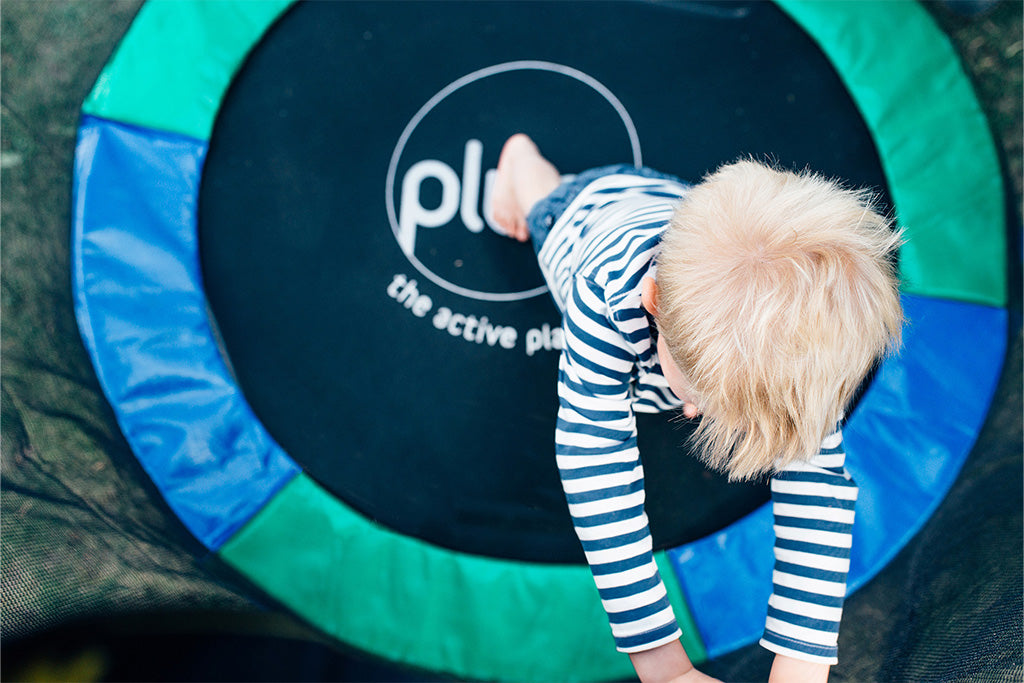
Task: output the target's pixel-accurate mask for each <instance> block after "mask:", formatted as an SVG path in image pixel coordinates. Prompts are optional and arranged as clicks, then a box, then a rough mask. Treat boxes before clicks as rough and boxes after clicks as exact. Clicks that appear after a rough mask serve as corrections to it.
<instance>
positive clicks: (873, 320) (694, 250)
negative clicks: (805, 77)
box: [657, 161, 903, 479]
mask: <svg viewBox="0 0 1024 683" xmlns="http://www.w3.org/2000/svg"><path fill="white" fill-rule="evenodd" d="M900 243H901V239H900V236H899V233H898V232H895V231H893V230H892V228H891V225H890V223H889V221H888V220H887V219H886V218H884V217H882V216H881V215H879V214H878V213H876V212H875V211H874V210H873V209H872V206H871V201H870V197H869V195H868V194H867V193H865V192H857V191H851V190H847V189H843V188H842V187H840V186H838V185H837V184H836V183H834V182H831V181H828V180H826V179H825V178H822V177H821V176H818V175H814V174H811V173H807V172H805V173H799V174H797V173H791V172H787V171H779V170H775V169H772V168H769V167H767V166H765V165H763V164H760V163H757V162H754V161H740V162H737V163H734V164H730V165H727V166H723V167H722V168H720V169H719V170H718V171H716V172H715V173H713V174H712V175H710V176H708V177H707V178H705V180H704V182H702V183H701V184H699V185H697V186H695V187H694V188H692V189H691V191H690V192H689V194H688V195H687V196H686V198H685V199H684V200H683V201H682V203H681V204H680V206H679V207H678V209H676V211H675V214H674V215H673V217H672V221H671V223H670V225H669V227H668V229H667V230H666V231H665V235H664V237H663V240H662V247H661V253H660V255H659V256H658V270H657V290H658V306H657V307H658V329H659V331H660V334H661V335H662V336H663V337H664V343H665V345H666V346H667V349H668V351H669V353H670V354H671V357H672V359H673V360H674V361H675V364H676V365H677V366H678V368H679V369H680V370H681V371H682V372H683V373H684V374H685V375H686V377H687V379H688V380H689V383H690V385H691V387H692V394H693V398H694V399H695V401H696V402H697V404H698V405H699V407H700V408H701V410H702V411H703V413H704V419H703V420H702V422H701V424H700V426H699V427H698V429H697V432H696V435H695V438H696V441H697V444H698V445H699V446H700V448H701V450H702V451H703V454H704V457H705V458H706V459H707V461H708V463H709V464H710V465H712V466H714V467H717V468H720V469H725V470H726V471H727V472H728V473H729V476H730V478H733V479H745V478H750V477H753V476H756V475H758V474H761V473H764V472H768V471H770V470H772V469H773V468H776V467H781V466H783V465H786V464H788V463H790V462H793V461H795V460H800V459H806V458H809V457H811V456H812V455H814V454H815V453H817V452H818V448H819V446H820V444H821V441H822V439H823V438H824V437H825V436H827V435H828V433H830V431H831V430H832V429H833V428H834V427H835V426H836V424H837V422H838V421H839V419H840V418H841V417H842V414H843V411H844V410H845V409H846V407H847V404H848V403H849V402H850V400H851V399H852V397H853V395H854V392H855V391H856V389H857V387H858V385H859V384H860V383H861V381H862V380H863V379H864V377H865V376H866V375H867V373H868V372H869V371H870V370H871V368H872V366H873V364H874V363H875V362H876V361H877V359H878V358H879V357H880V356H882V355H884V354H885V353H886V352H887V351H889V350H892V349H894V348H895V347H897V346H898V345H899V341H900V331H901V327H902V321H903V312H902V309H901V307H900V301H899V291H898V283H897V280H896V275H895V269H894V265H893V261H892V256H893V252H894V251H895V250H896V248H897V247H898V246H899V244H900Z"/></svg>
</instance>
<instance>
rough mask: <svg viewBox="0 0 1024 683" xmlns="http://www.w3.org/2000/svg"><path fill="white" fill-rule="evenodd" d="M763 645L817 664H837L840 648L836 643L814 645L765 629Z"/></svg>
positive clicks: (768, 648) (771, 649)
mask: <svg viewBox="0 0 1024 683" xmlns="http://www.w3.org/2000/svg"><path fill="white" fill-rule="evenodd" d="M761 647H763V648H764V649H766V650H770V651H771V652H774V653H775V654H777V655H786V656H787V657H792V658H793V659H802V660H804V661H806V662H814V663H816V664H837V663H838V662H839V657H838V648H837V647H836V646H835V645H814V644H812V643H805V642H804V641H801V640H796V639H794V638H787V637H786V636H783V635H779V634H778V633H774V632H772V631H765V632H764V636H762V638H761Z"/></svg>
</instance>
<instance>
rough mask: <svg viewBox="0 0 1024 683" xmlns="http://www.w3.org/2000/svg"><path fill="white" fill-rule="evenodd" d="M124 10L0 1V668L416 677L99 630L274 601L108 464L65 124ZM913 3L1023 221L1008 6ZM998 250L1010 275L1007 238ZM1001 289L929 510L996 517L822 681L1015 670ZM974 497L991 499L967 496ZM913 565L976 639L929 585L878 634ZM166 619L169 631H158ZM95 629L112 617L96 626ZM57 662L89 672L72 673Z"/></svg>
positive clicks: (116, 2) (862, 633) (1017, 408)
mask: <svg viewBox="0 0 1024 683" xmlns="http://www.w3.org/2000/svg"><path fill="white" fill-rule="evenodd" d="M138 5H139V3H138V2H136V1H135V0H110V1H105V2H100V1H98V0H96V1H94V2H89V3H79V2H73V1H71V0H54V1H46V2H37V1H35V0H5V2H3V4H2V5H0V22H2V25H0V34H2V42H0V58H2V74H0V112H2V121H0V173H2V176H0V227H2V254H0V259H2V264H0V283H2V291H0V294H2V299H0V307H2V311H3V316H4V320H3V322H4V325H3V329H2V409H3V414H2V428H3V442H2V462H0V465H2V482H0V486H2V489H3V494H2V517H3V519H2V523H3V532H2V534H0V539H2V556H0V560H2V566H0V569H2V572H0V574H2V590H0V595H2V597H0V600H2V611H0V646H2V649H3V655H4V656H3V658H2V661H3V671H2V676H0V677H2V678H3V679H4V680H28V679H35V680H42V679H43V678H45V675H44V674H45V673H46V672H47V671H48V672H50V673H49V675H50V676H52V675H53V672H54V671H64V672H68V671H76V672H77V673H78V675H77V676H74V675H71V677H76V678H79V679H81V680H142V679H146V680H280V679H281V678H282V672H281V671H280V670H278V669H274V668H272V667H270V666H269V665H266V664H264V665H262V666H260V662H261V661H262V660H261V658H259V657H252V656H249V655H247V654H246V653H251V652H253V651H257V652H260V653H263V654H266V653H274V654H275V655H277V656H278V657H281V658H288V659H291V660H292V661H294V662H295V663H296V667H295V668H293V669H292V670H291V671H292V674H291V676H290V677H291V678H292V679H293V680H324V679H334V680H338V679H348V680H426V679H427V676H426V675H418V674H416V673H410V672H403V671H398V670H395V669H393V668H391V667H389V666H387V665H385V664H382V663H379V662H374V661H372V660H369V659H366V658H364V657H358V656H357V657H353V656H352V654H351V653H342V652H339V651H337V650H335V649H331V648H327V647H325V646H324V645H323V644H321V643H318V642H315V641H313V640H312V638H311V634H310V633H309V632H308V631H307V630H306V629H305V628H304V627H303V626H302V625H299V624H294V623H290V622H289V625H288V626H287V627H286V628H285V630H286V631H287V636H288V637H284V638H271V637H269V636H268V634H267V633H264V634H257V635H253V634H252V633H251V631H250V633H249V634H248V635H245V634H239V633H238V631H239V630H244V629H236V630H235V632H233V633H230V634H229V633H228V632H227V630H226V629H213V628H210V629H207V628H192V629H185V630H184V632H183V631H182V630H181V629H182V626H181V622H180V621H178V620H177V619H171V618H168V619H167V620H165V621H161V620H160V619H154V618H152V617H150V618H147V619H146V620H145V621H144V622H138V621H136V622H131V623H134V624H135V627H134V628H135V633H134V634H133V635H132V636H129V635H127V634H126V632H125V630H124V628H123V626H122V625H123V624H124V623H125V622H120V621H118V620H117V619H113V617H114V616H118V617H123V616H125V615H128V614H137V613H139V612H149V613H151V614H153V613H156V614H157V615H161V614H168V615H170V614H172V613H173V614H174V615H180V611H179V610H180V609H181V608H182V607H188V608H190V609H193V610H195V611H194V612H192V614H193V618H195V619H196V620H197V621H203V622H204V623H206V624H207V625H209V624H212V623H213V622H218V623H219V622H221V619H222V617H220V616H218V617H216V618H215V617H214V616H213V615H214V614H216V615H224V614H227V615H231V616H232V619H231V620H228V621H230V622H231V623H238V621H237V619H241V621H242V622H247V623H249V624H250V629H251V628H252V627H258V626H259V625H260V624H264V623H266V622H265V621H264V620H262V618H261V617H260V616H259V615H264V614H266V610H267V609H268V607H269V608H270V609H271V611H273V608H272V605H269V604H259V603H257V602H253V600H252V596H253V594H254V593H253V592H252V589H251V587H249V586H246V585H243V584H242V583H241V582H240V581H239V580H238V579H237V578H235V577H234V576H233V575H231V574H230V573H229V572H227V571H226V570H224V569H223V568H222V567H220V566H219V564H218V563H217V562H216V560H215V559H211V558H210V557H209V556H207V555H205V554H204V553H203V552H202V551H201V549H200V547H199V545H198V544H197V543H196V542H195V541H194V540H192V539H191V538H190V537H188V536H187V534H185V532H184V531H183V530H182V529H181V528H180V527H179V525H178V524H177V523H176V521H174V520H173V518H172V517H171V516H170V513H169V512H168V511H167V510H166V508H165V507H164V506H163V504H162V503H161V502H160V501H159V496H158V495H157V494H156V492H155V489H154V488H153V487H152V486H151V485H150V484H149V483H148V481H147V480H146V479H145V477H144V476H143V475H142V474H141V472H138V471H124V470H120V469H117V468H116V466H115V464H114V462H115V459H116V457H118V454H120V457H121V459H122V461H123V459H124V458H125V456H126V454H127V452H128V447H127V445H126V444H125V443H124V440H123V438H122V437H121V436H120V434H119V433H118V432H117V430H116V427H115V426H114V422H113V419H112V416H111V414H110V409H109V407H107V406H106V404H105V402H104V400H103V398H102V394H101V393H100V391H99V387H98V385H97V383H96V379H95V376H94V374H93V371H92V369H91V366H90V364H89V360H88V358H87V356H86V354H85V352H84V349H83V348H82V345H81V342H80V340H79V337H78V333H77V329H76V326H75V321H74V317H73V313H72V309H71V304H70V282H69V272H70V266H69V255H68V253H67V241H68V226H69V223H70V195H69V188H70V184H71V180H70V179H71V173H72V160H73V154H74V143H75V132H76V130H77V123H78V120H77V118H78V112H79V109H80V106H81V103H82V101H83V100H84V98H85V96H86V94H87V92H88V91H89V89H90V88H91V87H92V84H93V83H94V81H95V79H96V76H97V74H98V73H99V70H100V68H101V67H102V66H103V64H104V63H105V62H106V60H107V59H108V57H109V55H110V52H111V51H112V49H113V47H114V46H115V44H116V41H117V40H118V38H119V37H120V36H121V35H122V34H123V33H124V31H125V30H126V28H127V26H128V24H129V23H130V21H131V19H132V17H133V16H134V14H135V12H136V11H137V8H138ZM928 6H929V7H930V8H931V9H932V11H933V13H934V15H935V16H936V18H937V19H938V21H939V23H940V25H941V26H942V27H943V28H944V30H946V32H947V33H948V34H949V35H950V36H951V38H952V39H953V41H954V44H955V45H956V47H957V49H958V51H959V52H960V54H961V57H962V59H963V60H964V62H965V64H966V65H967V68H968V71H969V73H970V74H971V76H972V79H973V81H974V83H975V86H976V88H977V90H978V94H979V99H980V100H981V102H982V105H983V107H984V108H985V111H986V113H987V115H988V117H989V121H990V123H991V126H992V128H993V131H994V133H995V136H996V138H997V141H998V143H999V145H1000V149H1001V152H1002V156H1003V159H1004V162H1005V164H1006V167H1007V177H1008V178H1009V179H1010V181H1011V185H1012V187H1011V189H1012V196H1013V201H1014V207H1013V208H1014V210H1015V211H1016V212H1018V215H1019V211H1020V208H1021V183H1022V181H1021V175H1022V170H1021V145H1022V135H1021V126H1022V124H1021V72H1022V69H1021V57H1022V37H1021V26H1022V4H1021V3H1020V2H1016V1H1014V0H1003V1H1002V2H999V3H997V4H996V5H995V6H994V7H992V8H991V9H989V10H987V11H986V12H984V13H982V14H980V15H970V14H962V13H958V12H956V11H953V10H951V9H949V8H948V7H947V6H946V5H943V4H934V5H931V4H930V5H928ZM1018 225H1019V221H1018ZM1011 259H1012V260H1014V261H1015V263H1016V265H1018V266H1019V263H1020V244H1019V242H1017V243H1016V245H1015V247H1014V248H1013V249H1011ZM1011 296H1012V297H1014V300H1013V302H1012V305H1011V329H1013V330H1016V331H1015V332H1014V335H1015V338H1014V340H1013V343H1011V345H1010V352H1009V359H1008V362H1007V366H1006V369H1005V371H1004V379H1003V382H1002V383H1001V385H1000V387H999V390H998V393H997V395H996V398H995V403H994V406H993V409H992V411H991V413H990V415H989V419H988V422H987V424H986V426H985V428H984V430H983V432H982V435H981V438H980V441H979V444H978V446H977V447H976V449H975V454H974V456H972V458H971V460H970V461H969V463H968V465H967V469H966V470H965V473H964V476H963V477H962V478H961V481H960V482H958V484H957V485H956V486H955V487H954V489H953V491H951V493H950V496H949V500H948V502H947V504H946V505H944V506H943V508H942V509H940V511H939V513H937V514H938V515H939V516H942V515H945V519H946V520H947V521H948V520H953V521H954V522H955V521H956V520H957V519H958V518H959V516H963V515H969V514H972V513H974V514H981V513H984V514H988V515H991V516H992V518H993V519H999V520H1001V521H1002V525H1001V526H1000V527H999V528H989V527H984V526H983V527H982V528H981V529H980V533H978V534H977V535H975V537H973V538H941V537H938V536H937V535H936V534H935V532H934V530H929V528H926V529H925V530H924V531H923V532H922V533H923V534H925V535H927V536H928V537H929V540H930V541H932V542H933V547H935V548H937V550H936V553H938V552H940V551H947V550H948V552H949V555H948V556H945V557H956V556H963V553H964V550H965V549H966V550H967V551H968V552H967V553H966V556H968V557H971V558H974V559H972V560H971V561H970V562H967V563H960V564H956V563H953V562H950V561H948V560H943V559H942V558H943V557H944V556H942V555H930V556H927V557H924V556H921V555H920V554H919V553H916V552H905V553H902V554H901V555H900V556H899V557H898V558H897V559H896V561H894V562H893V564H892V565H890V567H889V568H887V569H886V570H885V571H884V572H883V573H882V574H880V575H879V577H878V578H877V579H876V580H875V581H873V582H872V583H871V584H869V585H868V586H867V587H866V588H865V589H864V590H862V591H861V592H860V593H858V594H857V596H855V597H854V598H852V599H851V601H850V602H849V603H848V604H849V607H848V612H847V617H846V619H845V620H844V631H843V636H842V640H841V647H843V646H845V645H846V644H847V643H850V644H853V643H854V642H856V645H853V646H851V647H846V648H845V649H844V652H845V654H846V655H852V656H848V657H846V658H844V661H843V664H842V665H841V666H840V667H838V668H837V669H836V671H835V673H834V675H833V679H832V680H834V681H859V680H914V679H917V678H920V677H921V676H923V675H924V674H925V673H926V672H927V671H933V670H938V669H945V670H948V671H959V672H961V674H962V678H963V679H971V680H1019V679H1020V677H1021V675H1022V671H1021V647H1022V643H1021V627H1020V611H1021V610H1020V595H1019V593H1018V594H1017V600H1016V602H1015V603H1011V604H1006V603H1002V604H992V603H991V602H990V600H993V599H995V597H997V596H999V595H1005V592H1004V591H1005V589H1006V588H1007V587H1008V586H1009V587H1010V589H1009V590H1011V591H1012V590H1013V589H1012V587H1013V586H1017V587H1018V588H1019V586H1020V585H1021V550H1020V539H1021V528H1020V523H1021V513H1020V496H1021V483H1020V480H1021V440H1022V436H1021V431H1022V430H1021V382H1020V378H1021V339H1022V338H1021V335H1020V327H1019V325H1020V319H1019V315H1015V312H1017V313H1019V310H1020V300H1019V298H1020V292H1019V291H1017V290H1012V291H1011ZM111 454H114V455H111ZM129 457H130V456H129ZM115 470H116V471H115ZM968 475H970V477H973V478H970V479H969V477H968ZM968 479H969V480H968ZM983 485H991V486H992V487H993V488H992V489H989V490H986V491H981V492H979V491H978V490H977V487H979V486H983ZM40 491H45V492H46V495H45V496H40V495H38V493H39V492H40ZM997 494H998V495H997ZM978 500H986V501H987V503H986V505H985V506H982V507H979V508H978V509H976V510H973V509H972V510H964V509H961V508H958V507H957V506H958V505H959V504H960V503H962V502H965V501H975V502H977V501H978ZM958 551H959V553H960V554H959V555H958V554H957V553H958ZM83 558H84V560H83ZM925 563H933V564H934V565H935V569H934V571H935V572H937V573H938V575H939V576H940V578H942V579H943V580H944V581H945V582H946V584H948V585H952V586H955V585H957V580H958V579H962V577H963V576H964V575H965V574H966V573H968V572H973V573H975V575H978V574H979V573H980V574H981V575H983V576H989V577H990V578H991V580H990V586H991V588H990V589H989V591H988V592H984V593H981V594H979V595H974V596H969V597H971V598H972V599H975V600H976V603H977V605H978V609H979V610H985V611H986V612H987V613H988V614H989V615H990V616H991V618H992V619H993V620H994V621H990V622H988V623H990V624H992V626H993V628H992V630H991V632H990V633H972V632H970V630H969V628H968V626H969V624H970V623H972V621H971V620H972V618H973V616H974V615H971V614H962V613H951V612H949V611H948V610H944V609H943V607H942V606H943V604H944V602H949V595H948V594H947V593H945V592H943V591H941V590H938V589H936V590H933V591H930V592H927V593H925V594H922V595H920V596H918V597H916V598H915V602H914V604H913V605H912V606H911V609H910V611H909V612H908V614H907V615H906V616H905V617H904V618H903V619H901V620H897V623H895V624H894V625H893V626H892V627H891V629H890V630H889V631H880V630H878V629H877V628H875V626H874V624H876V623H877V622H878V618H879V612H878V611H879V609H880V608H879V605H886V604H889V602H888V601H887V600H888V598H887V596H892V595H898V594H899V593H900V592H901V591H905V590H906V589H907V585H908V578H907V577H908V576H910V575H912V574H913V573H914V572H915V571H919V570H920V566H921V565H922V564H925ZM940 583H941V582H940ZM951 604H952V603H951ZM915 610H916V611H923V612H927V611H928V610H931V611H930V612H929V613H931V614H935V615H939V616H941V620H942V623H935V624H921V623H917V622H915V620H914V618H913V617H914V612H915ZM281 619H283V620H285V621H289V618H288V617H279V618H278V619H277V620H275V621H274V624H275V626H274V629H280V628H282V627H281V621H280V620H281ZM97 620H99V621H97ZM172 621H173V622H174V623H175V624H176V626H175V629H177V630H176V632H175V633H173V634H172V633H170V632H169V631H168V630H167V626H166V624H168V623H171V622H172ZM101 622H102V623H107V624H114V626H112V627H111V628H106V629H104V628H100V627H98V626H97V624H99V623H101ZM114 622H117V623H116V624H115V623H114ZM142 623H144V624H145V626H142V625H141V624H142ZM161 623H163V624H164V626H160V624H161ZM69 625H70V626H69ZM51 629H56V630H51ZM940 629H941V630H942V631H943V633H939V632H938V631H939V630H940ZM277 633H278V635H280V631H279V630H278V631H277ZM195 634H199V635H198V636H196V635H195ZM943 639H946V640H945V641H943ZM935 642H952V643H956V644H957V645H958V647H960V648H961V649H962V650H963V652H961V653H960V656H961V657H967V656H969V657H970V658H971V659H972V660H977V661H979V662H982V663H984V664H988V665H989V666H990V668H989V669H987V671H989V672H992V671H996V672H1002V673H1001V674H993V676H990V677H985V676H982V675H972V670H971V669H970V668H969V666H968V664H965V663H964V662H962V661H961V660H959V659H950V660H949V661H944V660H942V659H939V658H937V657H938V656H937V655H936V654H935V650H934V649H932V650H929V649H928V647H927V644H928V643H935ZM879 647H889V648H891V649H892V652H891V654H890V656H889V657H887V658H877V657H875V658H871V657H869V656H862V657H857V655H858V654H860V653H871V652H873V651H877V649H878V648H879ZM168 651H173V652H174V653H175V655H176V657H175V664H174V666H176V667H178V668H172V666H171V664H170V663H169V660H168V657H167V653H168ZM243 662H246V667H247V668H244V669H243V665H242V663H243ZM72 665H80V666H83V667H85V668H83V669H75V670H70V669H68V668H67V667H68V666H72ZM766 665H767V656H766V653H765V652H764V651H762V650H760V649H759V648H757V647H756V646H755V647H752V648H745V649H743V650H740V651H738V652H736V653H733V654H731V655H728V656H727V657H725V658H724V659H723V660H722V661H719V662H715V663H712V665H711V668H710V670H711V671H712V672H713V673H716V674H717V675H719V676H732V677H737V676H739V675H744V673H741V672H745V674H746V675H748V676H758V675H760V673H759V672H763V671H764V670H765V667H766ZM32 667H35V668H32ZM48 667H49V668H48ZM54 667H56V669H55V668H54ZM158 667H159V668H158ZM915 667H918V668H915ZM928 667H931V668H930V669H929V668H928ZM958 667H959V668H958ZM231 672H234V674H235V675H232V673H231ZM69 675H70V674H69ZM995 676H999V677H995ZM65 677H67V675H66V676H65Z"/></svg>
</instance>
